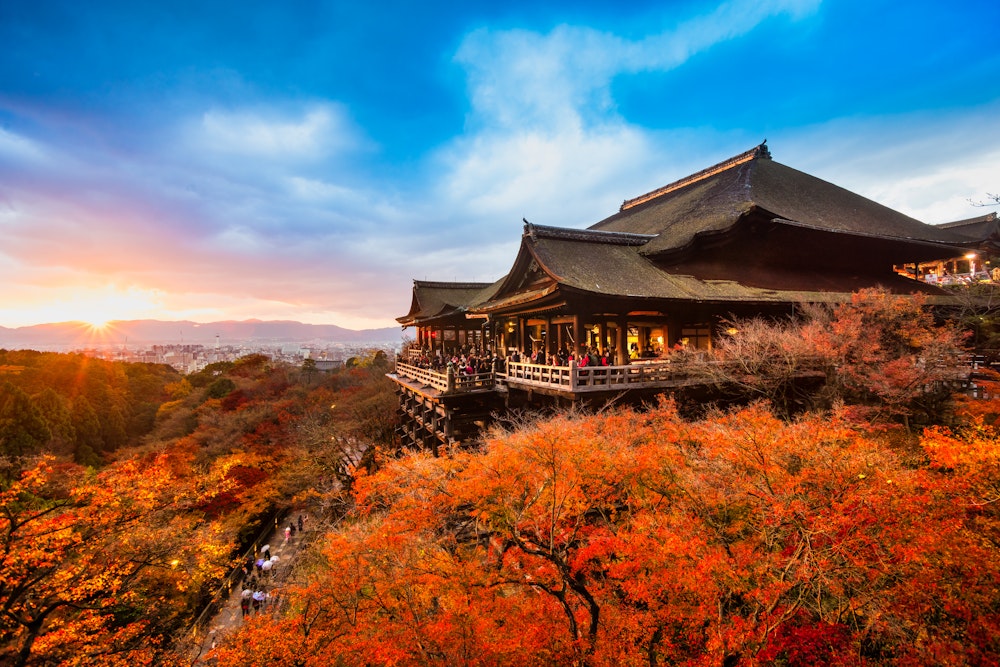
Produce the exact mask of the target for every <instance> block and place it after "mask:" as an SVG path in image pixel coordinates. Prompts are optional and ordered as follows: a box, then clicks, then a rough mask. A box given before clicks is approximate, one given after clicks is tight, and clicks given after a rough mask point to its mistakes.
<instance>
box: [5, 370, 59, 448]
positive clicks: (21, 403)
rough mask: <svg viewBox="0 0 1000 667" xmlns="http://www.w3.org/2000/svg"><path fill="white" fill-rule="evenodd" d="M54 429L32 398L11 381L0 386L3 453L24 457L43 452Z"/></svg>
mask: <svg viewBox="0 0 1000 667" xmlns="http://www.w3.org/2000/svg"><path fill="white" fill-rule="evenodd" d="M51 437H52V432H51V431H50V430H49V427H48V426H46V424H45V419H44V418H43V417H42V414H41V412H40V411H39V410H38V407H37V406H36V405H35V404H34V402H33V401H32V400H31V398H30V397H29V396H28V395H27V394H26V393H24V391H22V390H21V389H19V388H18V387H15V386H14V385H12V384H11V383H10V382H4V383H3V385H0V454H3V455H4V456H11V457H21V456H27V455H31V454H38V453H40V452H41V449H42V447H43V446H45V445H46V444H47V443H48V441H49V439H50V438H51Z"/></svg>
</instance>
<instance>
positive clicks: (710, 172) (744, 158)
mask: <svg viewBox="0 0 1000 667" xmlns="http://www.w3.org/2000/svg"><path fill="white" fill-rule="evenodd" d="M756 159H761V160H770V159H771V151H770V150H768V148H767V139H764V141H762V142H761V143H760V144H759V145H757V146H754V147H753V148H751V149H750V150H748V151H746V152H744V153H740V154H739V155H737V156H735V157H731V158H729V159H728V160H725V161H723V162H720V163H719V164H716V165H712V166H711V167H708V168H707V169H702V170H701V171H699V172H696V173H694V174H691V175H690V176H685V177H684V178H682V179H680V180H677V181H674V182H673V183H669V184H667V185H664V186H663V187H662V188H657V189H656V190H653V191H651V192H647V193H646V194H644V195H639V196H638V197H635V198H633V199H626V200H625V201H624V202H622V205H621V208H619V209H618V210H619V212H621V211H625V210H627V209H630V208H634V207H636V206H638V205H639V204H645V203H646V202H648V201H651V200H653V199H656V198H657V197H662V196H663V195H665V194H667V193H669V192H673V191H674V190H679V189H681V188H683V187H685V186H687V185H691V184H692V183H697V182H698V181H703V180H705V179H706V178H709V177H710V176H715V175H716V174H718V173H721V172H723V171H726V170H727V169H732V168H733V167H735V166H737V165H741V164H743V163H744V162H749V161H751V160H756Z"/></svg>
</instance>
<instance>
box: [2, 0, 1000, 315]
mask: <svg viewBox="0 0 1000 667" xmlns="http://www.w3.org/2000/svg"><path fill="white" fill-rule="evenodd" d="M62 9H63V10H64V11H59V12H54V13H53V12H43V11H41V10H39V11H37V12H34V11H25V12H15V13H13V14H12V13H10V12H9V11H5V10H4V9H0V40H5V41H6V46H7V49H8V51H9V52H10V53H11V54H12V60H10V61H9V62H8V63H6V64H0V84H4V85H0V234H2V242H0V283H2V284H3V285H4V290H3V293H2V295H0V312H2V313H3V315H4V317H3V318H0V325H8V326H9V325H12V324H29V323H33V322H37V321H40V320H41V319H46V320H48V319H59V318H57V317H56V316H55V315H54V313H58V312H66V313H70V312H75V311H74V308H73V307H71V306H72V305H73V304H85V303H89V304H93V305H92V306H91V307H92V308H94V309H97V308H98V307H99V306H101V304H111V305H113V304H114V303H116V302H117V303H119V304H121V306H122V307H123V309H125V308H128V309H130V310H131V311H135V312H142V313H143V316H147V315H148V313H150V312H155V311H156V310H157V309H159V311H160V314H161V316H162V317H163V318H170V317H187V318H191V319H216V318H220V317H223V318H224V317H235V318H241V317H260V318H270V317H282V318H290V319H301V320H304V321H311V322H333V323H337V324H341V325H344V326H356V327H360V326H378V325H383V326H384V325H390V324H392V318H393V317H394V316H396V315H399V314H401V313H402V312H405V310H406V308H407V307H408V305H409V298H410V296H409V288H410V280H411V279H412V278H421V279H422V278H427V279H438V280H477V281H492V280H495V279H497V278H499V277H500V276H501V275H502V274H503V273H504V272H506V271H507V270H508V269H509V268H510V262H511V261H512V260H513V258H514V253H515V250H516V247H517V244H518V242H519V236H520V231H521V226H522V223H521V219H522V217H525V218H527V219H529V220H531V221H533V222H537V223H541V224H550V225H563V226H576V227H585V226H588V225H591V224H593V223H595V222H597V221H598V220H600V219H601V218H603V217H605V216H607V215H610V214H612V213H614V212H615V211H616V210H617V208H618V206H619V204H620V203H621V201H622V200H624V199H626V198H628V197H632V196H636V195H638V194H641V193H643V192H646V191H648V190H651V189H653V188H656V187H658V186H660V185H663V184H665V183H667V182H670V181H672V180H674V179H676V178H680V177H682V176H684V175H686V174H688V173H691V172H693V171H696V170H698V169H701V168H703V167H705V166H707V165H708V164H711V163H713V162H715V161H718V160H722V159H725V158H726V157H729V156H731V155H733V154H736V153H738V152H741V151H743V150H746V149H747V148H750V147H751V146H753V145H755V144H757V143H759V142H760V141H761V140H762V139H764V138H765V137H767V138H768V139H769V144H770V146H771V147H772V152H773V153H774V155H775V158H776V159H778V160H779V161H781V162H783V163H785V164H788V165H790V166H792V167H795V168H797V169H801V170H803V171H807V172H810V173H813V174H815V175H817V176H819V177H821V178H826V179H827V180H830V181H832V182H834V183H837V184H839V185H842V186H844V187H847V188H849V189H852V190H855V191H857V192H859V193H861V194H864V195H866V196H869V197H871V198H873V199H875V200H877V201H880V202H882V203H885V204H886V205H889V206H892V207H895V208H898V209H899V210H901V211H904V212H906V213H908V214H910V215H914V216H915V217H918V218H921V219H925V220H928V221H933V222H939V221H944V220H952V219H958V218H962V217H972V216H974V215H979V214H981V213H983V212H984V211H983V210H982V209H976V208H974V207H971V206H970V205H969V204H968V201H967V200H968V199H970V198H972V199H977V198H982V197H983V196H985V193H986V192H996V191H997V190H1000V185H998V184H997V183H996V180H997V179H996V176H995V174H996V169H995V166H994V165H995V164H996V161H997V158H998V157H1000V123H998V122H997V120H996V119H997V118H1000V107H998V106H997V105H998V103H1000V102H998V96H997V94H996V92H995V91H992V90H983V89H984V88H988V86H987V85H986V84H987V82H989V81H992V80H995V78H996V74H997V73H998V72H1000V59H998V58H997V57H996V56H994V55H991V53H989V50H988V49H978V50H976V52H975V53H970V50H969V49H968V44H972V43H985V42H983V41H982V40H981V39H980V38H981V36H982V34H983V30H984V29H983V28H982V27H981V26H980V24H984V25H985V24H990V23H991V19H992V18H993V17H998V20H1000V16H998V15H1000V12H998V10H997V9H996V7H994V6H993V4H985V3H984V4H983V5H982V7H980V8H979V12H980V19H979V20H978V21H975V22H973V23H970V21H969V19H968V16H967V12H965V11H959V10H958V9H954V8H951V7H950V6H944V5H939V4H934V5H923V6H921V7H919V8H913V9H912V11H910V10H908V11H907V12H906V13H902V12H897V11H896V10H895V9H888V8H885V7H881V6H872V5H871V4H870V3H864V2H861V1H860V0H848V1H847V2H846V3H844V2H838V3H827V4H821V3H820V2H819V1H818V0H802V1H799V2H796V1H792V0H787V1H778V0H775V1H772V2H759V1H753V0H745V1H731V2H722V3H719V4H711V5H705V4H704V3H668V4H667V5H666V6H663V7H662V8H661V7H654V6H650V7H645V6H643V7H641V8H635V9H634V10H632V11H630V10H629V9H628V8H626V9H625V10H616V11H615V12H613V13H608V14H607V15H606V16H603V17H601V18H593V19H592V20H591V19H588V17H589V16H591V14H588V12H592V11H594V10H593V9H588V8H587V7H577V6H573V7H572V11H573V13H572V16H573V19H572V21H570V20H567V19H563V20H560V19H559V17H560V14H559V13H558V11H556V10H554V9H551V8H548V9H547V8H543V7H540V6H538V5H537V3H520V2H519V1H517V0H515V2H514V4H513V5H510V4H509V3H507V4H503V5H493V4H491V5H490V6H488V7H487V6H481V7H480V6H476V5H474V4H470V5H467V6H455V7H453V8H451V10H450V11H449V13H448V14H447V15H446V16H428V15H427V11H428V10H427V9H426V8H425V7H423V6H421V7H420V8H419V10H418V9H417V8H415V7H414V8H408V7H399V8H397V11H395V12H388V11H385V10H379V9H378V8H376V7H371V8H369V7H367V6H361V5H358V6H352V8H350V9H348V8H346V6H344V8H341V7H340V6H339V5H338V6H337V7H336V8H329V7H328V8H326V9H325V10H324V11H321V12H317V14H316V15H315V16H314V17H310V18H309V19H308V20H307V19H306V18H303V17H302V16H301V15H300V13H299V12H295V11H292V10H283V9H280V8H279V9H273V10H269V12H268V13H267V15H266V16H263V15H261V16H257V15H256V14H254V16H253V17H247V16H246V14H247V12H246V10H245V8H243V7H242V6H241V7H239V8H237V7H236V6H235V5H234V6H232V7H229V8H227V9H228V10H231V11H222V9H218V10H217V11H212V12H209V13H208V14H206V15H205V16H203V17H201V19H199V20H198V21H195V22H194V23H195V25H192V26H191V33H190V34H188V33H186V32H184V31H185V30H186V29H187V28H186V26H187V22H186V21H187V20H186V19H185V21H180V20H179V19H177V18H176V17H173V15H172V14H170V15H169V16H165V17H164V16H160V17H159V18H160V19H162V20H163V21H166V22H165V23H156V25H159V26H161V27H160V28H159V29H156V30H154V31H153V32H152V33H151V34H149V36H148V38H147V37H143V36H142V35H143V34H145V33H142V32H141V31H137V30H136V27H137V26H141V25H145V24H146V23H148V22H149V21H148V20H147V18H148V17H146V15H145V14H144V12H143V11H142V9H141V7H140V6H138V5H136V6H134V7H133V8H132V9H130V10H129V11H128V12H126V16H125V18H117V17H118V16H119V14H118V13H117V12H111V11H109V10H107V8H103V7H101V6H100V4H98V5H97V6H94V7H90V6H88V10H87V11H82V10H79V9H78V8H77V7H76V6H73V7H69V8H62ZM240 12H242V13H243V14H242V16H243V17H244V18H243V19H241V20H240V25H241V26H243V27H244V28H246V31H245V34H244V33H239V34H241V35H242V36H241V37H240V39H233V38H230V37H227V35H230V34H236V32H233V30H232V29H231V28H232V26H231V25H230V22H231V20H232V19H231V15H232V14H240ZM633 12H634V15H633ZM640 12H642V13H641V14H640ZM593 16H594V17H597V16H599V15H597V14H594V15H593ZM119 21H120V23H119ZM992 23H994V24H995V21H993V22H992ZM96 26H101V29H102V31H103V32H101V34H107V35H110V36H111V37H112V38H113V39H108V40H103V39H102V40H101V41H100V43H99V44H98V43H96V42H95V39H96V38H95V37H94V35H95V34H96V33H95V30H96ZM273 26H285V27H286V28H287V29H288V30H289V32H288V33H287V34H285V33H283V32H281V30H278V29H275V28H274V27H273ZM359 26H360V27H359ZM500 26H502V27H500ZM848 29H850V31H851V40H850V43H848V42H847V41H846V40H844V39H843V36H844V35H845V34H846V31H847V30H848ZM237 32H238V31H237ZM25 35H30V36H31V39H27V38H25V37H24V36H25ZM804 35H809V36H810V38H809V39H805V38H804V37H803V36H804ZM185 36H186V37H187V38H189V39H190V40H191V41H190V46H188V42H186V41H185ZM147 42H148V43H147ZM914 43H921V44H924V45H925V46H926V47H927V48H924V49H921V51H920V53H919V54H916V53H914V52H913V44H914ZM904 47H905V48H904ZM73 54H78V55H77V56H75V57H76V58H78V59H79V60H80V61H81V62H80V63H77V62H75V61H74V60H73V58H74V55H73ZM880 67H886V68H891V71H892V73H893V74H894V75H895V76H897V77H903V78H900V83H899V84H898V85H895V86H894V85H893V84H892V82H891V81H890V82H889V83H886V80H885V79H884V78H879V77H878V74H879V72H880V69H879V68H880ZM876 79H878V80H877V81H876ZM893 80H895V79H893ZM975 81H980V82H981V83H982V85H981V86H979V87H978V88H977V87H976V86H973V85H970V82H975ZM859 86H864V88H859ZM833 102H835V103H836V104H834V103H833ZM120 316H121V317H128V316H130V315H129V314H128V313H125V312H123V313H121V315H120ZM62 319H65V318H62Z"/></svg>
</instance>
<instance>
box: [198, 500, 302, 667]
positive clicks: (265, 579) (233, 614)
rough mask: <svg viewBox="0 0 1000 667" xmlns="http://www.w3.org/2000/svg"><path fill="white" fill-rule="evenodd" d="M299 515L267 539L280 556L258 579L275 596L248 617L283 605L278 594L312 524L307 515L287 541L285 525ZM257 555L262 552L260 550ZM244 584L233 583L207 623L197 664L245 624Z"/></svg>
mask: <svg viewBox="0 0 1000 667" xmlns="http://www.w3.org/2000/svg"><path fill="white" fill-rule="evenodd" d="M297 517H298V515H297V514H290V515H289V516H288V517H286V518H285V521H284V523H282V524H281V525H280V526H278V527H276V528H275V529H274V532H273V533H272V534H271V536H270V541H269V542H267V544H269V545H270V553H271V555H273V556H277V557H278V561H277V563H276V564H275V566H274V569H273V570H272V572H271V574H270V575H269V576H268V575H264V576H260V575H258V581H259V582H260V583H259V585H258V588H260V589H261V590H263V591H264V592H265V593H268V594H270V595H271V596H272V597H271V599H270V600H269V601H268V603H267V604H265V605H264V606H263V607H262V608H261V610H260V611H257V612H254V610H253V608H252V607H251V609H250V614H249V615H248V616H247V618H249V617H250V616H253V615H254V614H272V613H274V612H275V611H276V610H277V609H278V608H279V607H280V606H281V602H282V601H281V599H280V598H279V597H277V595H276V594H277V593H279V592H280V589H281V587H282V585H283V584H284V583H285V582H286V581H287V580H288V578H289V574H290V572H291V569H292V567H293V566H294V563H295V559H296V556H297V555H298V553H299V549H300V547H301V546H302V544H303V542H304V540H305V538H306V536H307V535H309V533H310V528H311V526H310V525H309V521H308V519H307V521H306V524H305V530H304V531H299V530H298V529H296V531H295V535H294V536H292V537H291V538H289V539H288V541H285V527H286V526H288V525H289V521H293V520H294V519H296V518H297ZM296 528H297V527H296ZM257 556H258V557H259V556H260V554H259V552H258V554H257ZM243 585H244V582H243V581H242V580H241V581H238V582H236V583H235V584H234V585H233V587H232V589H231V590H230V591H229V595H228V597H227V599H226V600H225V601H223V603H222V605H221V608H220V609H219V612H218V613H217V614H216V615H215V616H214V617H213V618H212V620H211V621H210V622H209V623H208V624H207V625H206V627H205V630H204V631H203V632H204V635H203V637H202V638H201V640H200V641H199V642H198V643H197V647H198V648H197V650H196V654H197V655H196V658H195V663H194V664H196V665H204V664H208V662H207V661H206V657H207V656H208V653H209V651H211V649H212V647H213V646H214V645H215V644H216V643H218V642H221V641H222V639H223V638H224V637H225V636H226V635H228V634H230V633H231V632H233V631H235V630H237V629H238V628H239V627H240V626H241V625H243V613H242V610H241V609H240V594H241V593H242V591H243Z"/></svg>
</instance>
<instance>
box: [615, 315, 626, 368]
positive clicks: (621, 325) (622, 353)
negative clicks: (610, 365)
mask: <svg viewBox="0 0 1000 667" xmlns="http://www.w3.org/2000/svg"><path fill="white" fill-rule="evenodd" d="M617 331H618V333H617V335H616V336H615V365H616V366H624V365H625V364H627V363H628V350H627V349H626V348H627V347H628V321H627V320H626V319H625V318H624V317H621V318H619V319H618V329H617Z"/></svg>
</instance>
